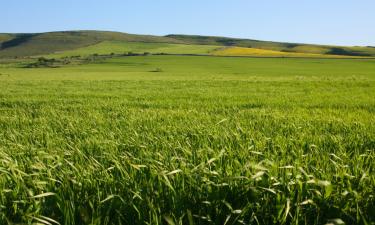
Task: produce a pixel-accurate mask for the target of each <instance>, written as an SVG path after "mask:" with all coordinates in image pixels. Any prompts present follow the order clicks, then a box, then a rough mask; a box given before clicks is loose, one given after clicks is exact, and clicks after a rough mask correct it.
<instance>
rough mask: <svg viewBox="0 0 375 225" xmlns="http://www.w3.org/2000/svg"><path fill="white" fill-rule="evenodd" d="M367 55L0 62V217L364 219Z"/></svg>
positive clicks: (372, 201)
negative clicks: (32, 64) (53, 64)
mask: <svg viewBox="0 0 375 225" xmlns="http://www.w3.org/2000/svg"><path fill="white" fill-rule="evenodd" d="M374 114H375V60H365V59H361V60H346V59H345V60H344V59H341V60H340V59H336V60H332V59H255V58H254V59H251V58H229V57H203V56H201V57H198V56H197V57H193V56H190V57H188V56H137V57H122V58H113V59H108V60H105V61H101V62H97V63H93V64H85V65H77V66H64V67H61V68H37V69H22V68H17V67H16V66H14V65H12V66H6V65H2V66H1V67H0V224H8V223H9V224H32V223H40V224H66V225H68V224H169V225H172V224H176V225H177V224H181V225H182V224H189V225H193V224H326V223H331V224H341V223H346V224H374V222H375V213H374V212H375V197H374V189H375V171H374V169H375V163H374V160H375V152H374V150H375V116H374Z"/></svg>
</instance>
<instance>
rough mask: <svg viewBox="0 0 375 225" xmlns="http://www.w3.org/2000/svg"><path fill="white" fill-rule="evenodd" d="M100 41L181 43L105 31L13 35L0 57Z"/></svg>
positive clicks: (65, 48)
mask: <svg viewBox="0 0 375 225" xmlns="http://www.w3.org/2000/svg"><path fill="white" fill-rule="evenodd" d="M102 41H123V42H128V41H138V42H150V43H152V42H160V43H180V42H181V41H178V40H175V39H172V38H168V37H158V36H148V35H134V34H125V33H118V32H105V31H66V32H51V33H41V34H15V35H14V38H13V39H11V40H7V41H5V42H2V43H1V48H0V49H1V50H0V57H15V56H34V55H42V54H50V53H54V52H58V51H66V50H72V49H77V48H82V47H86V46H90V45H94V44H98V43H100V42H102Z"/></svg>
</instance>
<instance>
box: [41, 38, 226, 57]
mask: <svg viewBox="0 0 375 225" xmlns="http://www.w3.org/2000/svg"><path fill="white" fill-rule="evenodd" d="M217 48H220V46H210V45H183V44H168V43H144V42H119V41H105V42H101V43H99V44H95V45H91V46H88V47H84V48H79V49H75V50H70V51H63V52H60V53H55V54H52V55H48V57H64V56H76V55H81V56H88V55H92V54H110V53H115V54H123V53H128V52H133V53H144V52H149V53H168V54H203V55H207V54H209V53H210V52H212V51H214V50H215V49H217Z"/></svg>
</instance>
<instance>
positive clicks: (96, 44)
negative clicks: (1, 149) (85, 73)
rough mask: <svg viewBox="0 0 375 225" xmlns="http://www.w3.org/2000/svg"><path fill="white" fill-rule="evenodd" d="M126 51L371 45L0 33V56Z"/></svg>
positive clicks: (356, 52)
mask: <svg viewBox="0 0 375 225" xmlns="http://www.w3.org/2000/svg"><path fill="white" fill-rule="evenodd" d="M262 50H264V51H262ZM130 51H131V52H136V53H143V52H150V53H165V54H200V55H217V56H256V57H257V56H266V57H268V56H272V57H320V56H322V57H323V55H324V56H331V57H336V56H350V57H353V56H355V57H374V56H375V48H373V47H344V46H343V47H342V46H328V45H311V44H296V43H281V42H270V41H259V40H251V39H237V38H226V37H211V36H196V35H167V36H152V35H136V34H127V33H120V32H108V31H61V32H48V33H34V34H0V58H14V57H37V56H48V55H49V56H53V57H60V56H71V55H86V54H110V53H123V52H130ZM263 53H264V54H263Z"/></svg>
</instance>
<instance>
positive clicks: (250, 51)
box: [212, 47, 351, 58]
mask: <svg viewBox="0 0 375 225" xmlns="http://www.w3.org/2000/svg"><path fill="white" fill-rule="evenodd" d="M304 50H305V53H300V52H282V51H274V50H267V49H260V48H243V47H227V48H221V49H218V50H216V51H214V52H213V53H212V55H216V56H253V57H305V58H345V57H351V56H342V55H341V56H340V55H325V54H319V53H306V52H308V50H307V49H304Z"/></svg>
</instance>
